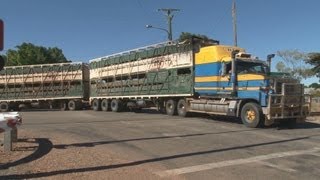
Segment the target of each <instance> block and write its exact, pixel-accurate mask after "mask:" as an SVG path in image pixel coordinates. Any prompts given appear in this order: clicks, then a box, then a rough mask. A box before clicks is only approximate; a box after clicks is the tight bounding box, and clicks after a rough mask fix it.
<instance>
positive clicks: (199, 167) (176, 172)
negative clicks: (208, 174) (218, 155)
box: [155, 147, 320, 177]
mask: <svg viewBox="0 0 320 180" xmlns="http://www.w3.org/2000/svg"><path fill="white" fill-rule="evenodd" d="M319 151H320V147H315V148H312V149H309V150H297V151H287V152H279V153H273V154H267V155H261V156H254V157H250V158H246V159H244V158H243V159H234V160H228V161H221V162H215V163H209V164H202V165H196V166H189V167H183V168H177V169H170V170H166V171H160V172H156V173H155V174H157V175H158V176H160V177H166V176H175V175H180V174H186V173H192V172H198V171H204V170H209V169H215V168H221V167H227V166H234V165H240V164H247V163H253V162H259V161H264V160H269V159H275V158H283V157H288V156H297V155H303V154H311V153H317V152H319Z"/></svg>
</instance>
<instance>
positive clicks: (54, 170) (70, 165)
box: [0, 116, 320, 180]
mask: <svg viewBox="0 0 320 180" xmlns="http://www.w3.org/2000/svg"><path fill="white" fill-rule="evenodd" d="M308 121H310V122H313V123H319V124H320V116H312V117H309V118H308ZM2 136H3V134H1V137H2ZM18 137H19V142H17V143H14V149H13V151H12V152H10V153H4V152H3V148H0V157H1V158H0V179H29V178H31V179H37V178H39V179H139V180H140V179H148V180H149V179H160V178H159V176H156V175H155V174H153V173H152V172H154V169H156V170H157V171H159V170H161V169H165V167H161V166H160V165H155V164H148V163H141V164H134V162H133V161H130V160H129V159H131V160H132V157H128V156H127V157H126V156H125V155H123V153H122V154H121V155H120V153H119V154H118V153H117V152H114V151H111V150H109V149H108V147H107V146H106V145H104V144H92V143H88V144H86V143H83V142H86V139H83V138H81V137H80V136H71V135H70V134H64V133H61V132H59V133H57V132H55V131H41V130H38V131H33V132H31V131H28V130H27V129H20V130H19V135H18ZM39 137H41V138H39ZM79 142H80V143H79ZM80 144H81V145H80ZM136 162H137V161H136ZM136 162H135V163H136ZM93 172H94V173H93ZM162 179H163V178H162ZM170 179H183V177H177V176H176V177H170Z"/></svg>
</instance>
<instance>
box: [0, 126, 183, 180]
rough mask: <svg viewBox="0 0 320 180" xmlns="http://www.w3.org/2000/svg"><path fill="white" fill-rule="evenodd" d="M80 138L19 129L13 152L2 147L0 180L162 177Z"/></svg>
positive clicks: (147, 166)
mask: <svg viewBox="0 0 320 180" xmlns="http://www.w3.org/2000/svg"><path fill="white" fill-rule="evenodd" d="M79 141H80V140H79V139H75V138H70V137H66V136H64V135H63V134H57V133H50V132H47V133H46V135H45V136H43V138H39V136H35V134H31V133H30V132H28V131H25V130H20V131H19V142H17V143H14V146H13V151H12V152H10V153H4V152H3V148H1V150H0V157H1V158H0V179H28V178H32V179H33V178H40V179H160V178H159V177H158V176H156V175H154V174H153V173H152V172H154V170H153V165H148V164H144V163H141V164H139V163H137V162H139V160H138V161H128V157H124V156H123V155H120V154H117V153H116V152H112V151H109V150H108V148H107V147H106V146H105V145H99V144H89V143H88V144H86V143H79ZM80 142H81V141H80ZM159 168H160V169H163V168H161V167H157V170H159ZM174 179H177V178H174Z"/></svg>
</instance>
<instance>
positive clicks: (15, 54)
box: [4, 43, 68, 66]
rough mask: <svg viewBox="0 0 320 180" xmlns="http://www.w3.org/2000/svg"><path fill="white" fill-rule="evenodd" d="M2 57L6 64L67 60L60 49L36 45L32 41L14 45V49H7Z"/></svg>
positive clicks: (16, 64)
mask: <svg viewBox="0 0 320 180" xmlns="http://www.w3.org/2000/svg"><path fill="white" fill-rule="evenodd" d="M4 58H5V59H6V66H18V65H31V64H50V63H63V62H68V61H67V59H66V57H65V56H64V54H63V52H62V50H61V49H59V48H57V47H53V48H51V47H49V48H46V47H43V46H36V45H34V44H32V43H22V44H21V45H18V46H16V49H9V50H8V51H7V53H6V55H5V57H4Z"/></svg>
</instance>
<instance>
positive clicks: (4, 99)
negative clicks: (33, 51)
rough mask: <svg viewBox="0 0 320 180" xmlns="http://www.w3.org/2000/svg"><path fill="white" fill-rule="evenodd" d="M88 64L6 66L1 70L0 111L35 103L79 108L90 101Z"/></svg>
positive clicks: (17, 108) (59, 107)
mask: <svg viewBox="0 0 320 180" xmlns="http://www.w3.org/2000/svg"><path fill="white" fill-rule="evenodd" d="M89 81H90V79H89V67H88V65H86V64H85V63H82V62H80V63H77V62H74V63H56V64H39V65H24V66H8V67H5V68H4V70H2V71H0V111H2V112H5V111H10V110H14V111H17V110H19V109H21V108H24V107H30V106H33V105H37V106H40V107H42V108H43V107H47V108H58V109H61V110H67V109H69V110H78V109H82V107H83V105H84V104H88V100H89V95H90V94H89V92H90V90H89V88H90V86H89Z"/></svg>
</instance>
